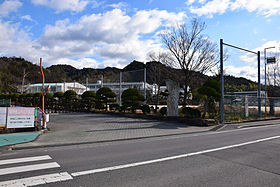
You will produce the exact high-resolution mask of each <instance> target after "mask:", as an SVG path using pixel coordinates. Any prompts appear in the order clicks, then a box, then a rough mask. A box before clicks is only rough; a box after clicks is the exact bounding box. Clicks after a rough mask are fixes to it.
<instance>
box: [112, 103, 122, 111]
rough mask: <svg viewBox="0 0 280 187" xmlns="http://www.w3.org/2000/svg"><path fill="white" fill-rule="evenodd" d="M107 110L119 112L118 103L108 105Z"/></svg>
mask: <svg viewBox="0 0 280 187" xmlns="http://www.w3.org/2000/svg"><path fill="white" fill-rule="evenodd" d="M109 108H110V110H111V111H116V110H120V105H119V104H118V103H113V104H109Z"/></svg>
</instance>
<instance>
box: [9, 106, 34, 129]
mask: <svg viewBox="0 0 280 187" xmlns="http://www.w3.org/2000/svg"><path fill="white" fill-rule="evenodd" d="M28 127H34V108H26V107H10V108H8V117H7V128H28Z"/></svg>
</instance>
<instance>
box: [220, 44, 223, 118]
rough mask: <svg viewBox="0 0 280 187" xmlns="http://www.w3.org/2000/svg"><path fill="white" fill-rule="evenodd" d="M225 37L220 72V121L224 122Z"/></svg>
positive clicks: (221, 50) (221, 46)
mask: <svg viewBox="0 0 280 187" xmlns="http://www.w3.org/2000/svg"><path fill="white" fill-rule="evenodd" d="M223 51H224V50H223V39H220V73H221V77H220V79H221V101H220V123H223V122H224V56H223Z"/></svg>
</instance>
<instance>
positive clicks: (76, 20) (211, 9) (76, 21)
mask: <svg viewBox="0 0 280 187" xmlns="http://www.w3.org/2000/svg"><path fill="white" fill-rule="evenodd" d="M193 17H198V18H199V19H201V20H202V21H204V22H205V23H206V25H207V28H206V30H205V32H204V34H206V35H208V37H209V38H210V39H211V40H212V41H213V42H215V43H217V44H218V42H219V39H220V38H223V39H224V41H225V42H226V43H230V44H233V45H238V46H240V47H243V48H247V49H250V50H254V51H258V50H260V51H261V52H262V53H263V49H264V48H265V47H271V46H275V47H276V49H273V50H270V51H268V55H271V56H272V55H275V53H277V52H279V51H280V48H279V46H280V35H279V33H280V24H279V22H280V21H279V20H280V19H279V18H280V0H257V1H256V0H208V1H207V0H176V1H170V0H141V1H140V0H129V1H128V0H127V1H118V0H0V56H21V57H23V58H25V59H27V60H29V61H31V62H33V63H38V61H39V58H40V57H43V61H44V66H45V67H48V66H51V65H54V64H69V65H72V66H74V67H77V68H83V67H92V68H103V67H107V66H113V67H120V68H121V67H124V66H125V65H127V64H129V63H130V62H131V61H133V60H138V61H143V62H146V61H147V55H148V53H150V52H152V51H159V50H162V48H163V45H162V44H161V42H160V37H159V33H160V31H161V30H162V29H164V28H166V26H171V25H174V24H176V23H178V22H179V23H180V22H188V21H190V20H191V19H192V18H193ZM228 52H229V55H230V58H229V59H228V61H227V62H226V64H225V69H226V72H227V73H228V74H231V75H235V76H242V77H246V78H250V79H252V80H257V76H256V75H257V63H256V57H255V56H251V55H249V54H247V53H242V52H238V51H236V50H234V49H229V48H228ZM262 64H263V59H262Z"/></svg>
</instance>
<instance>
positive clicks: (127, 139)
mask: <svg viewBox="0 0 280 187" xmlns="http://www.w3.org/2000/svg"><path fill="white" fill-rule="evenodd" d="M213 129H214V128H213ZM211 131H214V130H212V129H210V130H205V131H199V132H197V131H196V132H186V133H175V134H164V135H156V136H145V137H135V138H121V139H115V140H100V141H92V142H76V143H63V144H49V145H38V146H26V147H13V146H14V145H13V146H10V147H11V149H12V150H23V149H35V148H48V147H62V146H72V145H86V144H99V143H110V142H122V141H129V140H141V139H149V138H157V137H167V136H176V135H184V134H198V133H205V132H211Z"/></svg>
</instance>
